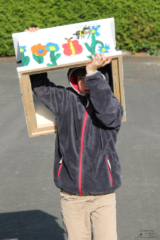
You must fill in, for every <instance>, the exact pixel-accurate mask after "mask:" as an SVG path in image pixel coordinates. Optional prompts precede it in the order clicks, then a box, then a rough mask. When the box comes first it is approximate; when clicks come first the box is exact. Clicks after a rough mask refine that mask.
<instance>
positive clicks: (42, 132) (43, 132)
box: [30, 126, 57, 137]
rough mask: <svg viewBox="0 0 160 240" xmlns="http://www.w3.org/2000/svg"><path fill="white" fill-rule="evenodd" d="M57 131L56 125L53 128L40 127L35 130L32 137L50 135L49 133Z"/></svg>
mask: <svg viewBox="0 0 160 240" xmlns="http://www.w3.org/2000/svg"><path fill="white" fill-rule="evenodd" d="M56 131H57V128H56V126H55V127H52V128H45V129H40V130H37V131H36V132H33V133H32V134H31V136H30V137H38V136H43V135H48V134H52V133H56Z"/></svg>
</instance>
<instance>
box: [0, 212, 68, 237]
mask: <svg viewBox="0 0 160 240" xmlns="http://www.w3.org/2000/svg"><path fill="white" fill-rule="evenodd" d="M56 220H57V218H56V217H54V216H52V215H50V214H48V213H45V212H43V211H40V210H32V211H23V212H11V213H1V214H0V240H53V239H54V240H64V236H63V235H64V230H63V229H62V228H61V227H60V226H59V224H58V223H57V222H56Z"/></svg>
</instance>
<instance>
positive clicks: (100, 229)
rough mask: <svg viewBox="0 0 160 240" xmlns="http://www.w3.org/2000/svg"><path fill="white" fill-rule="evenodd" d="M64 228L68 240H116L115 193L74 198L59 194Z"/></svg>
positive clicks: (63, 193) (64, 193) (66, 194)
mask: <svg viewBox="0 0 160 240" xmlns="http://www.w3.org/2000/svg"><path fill="white" fill-rule="evenodd" d="M60 195H61V209H62V218H63V223H64V228H65V232H66V235H67V237H68V240H91V239H92V237H91V235H92V233H91V232H92V231H91V223H92V227H93V235H94V240H117V231H116V199H115V193H110V194H107V195H97V196H76V195H70V194H68V193H66V192H62V191H61V192H60Z"/></svg>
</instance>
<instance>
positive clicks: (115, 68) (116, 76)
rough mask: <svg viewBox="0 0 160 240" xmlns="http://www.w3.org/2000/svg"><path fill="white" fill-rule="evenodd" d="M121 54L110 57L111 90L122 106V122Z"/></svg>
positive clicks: (124, 114) (123, 120) (123, 103)
mask: <svg viewBox="0 0 160 240" xmlns="http://www.w3.org/2000/svg"><path fill="white" fill-rule="evenodd" d="M122 67H123V66H122V55H119V56H116V58H113V59H112V79H113V92H114V95H115V97H116V98H117V99H118V100H119V101H120V103H121V104H122V106H123V109H124V112H123V117H122V122H125V121H126V110H125V96H124V86H123V70H122Z"/></svg>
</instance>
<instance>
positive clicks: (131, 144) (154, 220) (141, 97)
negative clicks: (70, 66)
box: [0, 56, 160, 240]
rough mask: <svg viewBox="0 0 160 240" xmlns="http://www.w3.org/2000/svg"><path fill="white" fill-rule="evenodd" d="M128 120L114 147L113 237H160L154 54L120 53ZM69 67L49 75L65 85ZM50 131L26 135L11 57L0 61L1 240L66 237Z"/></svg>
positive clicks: (159, 93) (158, 94)
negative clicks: (118, 176)
mask: <svg viewBox="0 0 160 240" xmlns="http://www.w3.org/2000/svg"><path fill="white" fill-rule="evenodd" d="M123 67H124V87H125V99H126V115H127V121H126V122H125V123H123V124H122V127H121V130H120V132H119V135H118V141H117V145H116V149H117V152H118V154H119V158H120V162H121V166H122V186H121V187H120V188H119V189H118V190H117V191H116V193H117V194H116V197H117V230H118V239H119V240H141V239H142V238H143V239H152V240H160V57H134V56H124V57H123ZM66 72H67V70H62V71H55V72H51V73H49V78H50V79H51V80H53V81H54V82H55V83H57V84H59V85H64V86H68V83H67V78H66ZM54 142H55V134H52V135H47V136H41V137H35V138H29V137H28V132H27V127H26V121H25V116H24V110H23V104H22V98H21V93H20V87H19V81H18V76H17V72H16V60H15V59H14V58H3V59H0V240H2V239H3V240H53V239H54V240H64V239H65V238H64V231H63V224H62V220H61V211H60V196H59V189H57V188H56V187H55V185H54V182H53V170H52V169H53V160H54Z"/></svg>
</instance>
